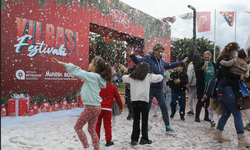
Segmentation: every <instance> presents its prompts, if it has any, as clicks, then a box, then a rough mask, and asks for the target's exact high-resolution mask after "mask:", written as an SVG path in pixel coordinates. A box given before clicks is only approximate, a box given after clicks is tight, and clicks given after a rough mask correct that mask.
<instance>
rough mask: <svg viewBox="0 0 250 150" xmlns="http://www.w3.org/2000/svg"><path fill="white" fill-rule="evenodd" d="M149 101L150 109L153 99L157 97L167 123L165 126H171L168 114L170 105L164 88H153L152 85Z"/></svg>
mask: <svg viewBox="0 0 250 150" xmlns="http://www.w3.org/2000/svg"><path fill="white" fill-rule="evenodd" d="M149 95H150V96H149V103H148V111H149V110H150V108H151V104H152V100H153V98H154V97H155V98H156V99H157V101H158V103H159V106H160V108H161V113H162V117H163V120H164V123H165V126H166V127H167V126H169V125H170V123H169V116H168V107H167V102H166V100H165V94H164V91H163V88H152V87H150V93H149Z"/></svg>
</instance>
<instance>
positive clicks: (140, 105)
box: [52, 42, 250, 150]
mask: <svg viewBox="0 0 250 150" xmlns="http://www.w3.org/2000/svg"><path fill="white" fill-rule="evenodd" d="M247 50H249V51H250V46H249V47H248V49H247ZM163 51H164V46H163V45H161V44H156V45H155V46H154V47H153V50H152V51H151V52H150V53H149V54H148V55H145V56H143V57H140V56H136V55H135V54H134V52H133V49H132V48H131V47H129V46H128V47H127V54H128V55H129V57H130V58H131V59H132V61H133V62H134V64H135V65H134V66H129V67H128V68H127V67H125V66H124V65H122V64H119V68H120V69H121V71H123V72H124V73H125V75H123V76H122V80H123V82H124V83H126V90H125V101H126V104H127V107H128V110H129V114H128V117H127V119H128V120H133V127H131V128H132V133H131V145H137V144H138V143H139V144H141V145H144V144H151V143H152V141H151V140H150V138H149V137H148V131H149V130H150V129H149V127H148V117H149V116H148V114H149V111H150V108H151V104H152V103H153V105H155V115H154V116H153V117H157V116H158V115H157V110H158V108H160V110H161V113H162V119H163V121H164V124H165V131H166V132H173V131H174V129H173V128H172V127H171V125H170V119H169V117H170V118H174V116H175V113H176V110H179V114H180V119H181V120H182V121H185V114H186V110H185V108H186V90H187V91H188V93H189V98H188V106H189V109H190V110H189V111H188V112H187V115H194V116H195V117H194V121H195V122H198V123H199V122H200V112H201V110H202V108H203V107H204V110H205V117H204V120H205V121H208V122H209V123H211V127H215V126H216V123H215V121H214V119H213V115H214V114H215V113H216V114H217V117H218V123H217V127H216V129H215V132H214V138H213V140H216V141H219V142H230V141H231V140H230V139H228V138H226V137H224V136H223V135H222V133H223V130H224V127H225V125H226V122H227V120H228V118H229V117H230V115H231V114H233V117H234V123H235V129H236V132H237V138H238V147H250V141H249V140H248V139H247V138H246V137H245V135H244V127H243V121H242V114H241V110H242V109H249V108H250V103H248V102H242V101H244V100H246V101H249V99H248V98H247V99H246V98H245V99H241V97H240V95H239V88H238V85H237V83H238V81H240V80H243V79H244V78H247V77H248V76H249V72H248V70H249V69H248V66H247V62H248V58H247V55H246V54H245V51H244V50H243V49H241V50H240V47H239V45H238V43H236V42H231V43H228V44H227V45H226V46H225V48H224V49H223V50H222V52H221V53H220V55H219V56H218V58H217V60H216V62H215V63H214V62H212V61H211V58H212V54H211V53H210V52H209V51H205V52H204V53H203V55H202V56H203V60H201V57H200V56H199V55H194V56H193V57H192V58H191V59H192V60H191V62H190V63H189V64H188V68H187V72H186V71H185V63H186V62H187V61H188V58H187V57H186V58H185V59H183V61H179V62H172V63H168V62H166V61H164V60H163V59H162V54H163ZM52 60H53V62H54V63H56V64H59V65H62V66H64V67H65V68H66V70H67V71H68V72H69V73H70V74H71V75H73V76H75V77H78V78H80V79H81V80H83V81H84V84H83V86H82V89H81V98H82V101H83V104H84V105H85V108H84V110H83V112H82V113H81V114H80V116H79V117H78V119H77V122H76V124H75V126H74V129H75V131H76V133H77V135H78V137H79V139H80V141H81V143H82V145H83V147H84V149H90V146H89V144H88V141H87V137H86V135H85V133H84V132H83V130H82V127H83V126H84V125H85V124H87V123H88V132H89V133H90V135H91V138H92V143H93V147H94V149H95V150H99V140H100V130H101V124H102V120H103V125H104V129H105V139H106V146H111V145H113V144H114V142H113V141H112V126H113V122H112V121H111V120H112V116H115V115H117V114H119V113H121V112H122V110H123V106H122V101H121V98H120V96H119V93H118V91H117V84H118V83H119V82H118V75H121V72H120V70H119V69H118V64H117V63H115V64H114V65H113V67H111V65H110V64H109V63H108V62H106V61H105V60H104V59H103V58H101V57H99V56H96V57H94V58H93V60H92V61H91V63H90V64H89V68H88V71H85V70H82V69H81V68H80V67H78V66H75V65H73V64H71V63H65V62H61V61H59V60H57V59H54V58H53V59H52ZM216 72H217V74H216ZM215 75H216V76H217V83H216V84H217V85H216V86H217V87H218V88H219V90H218V91H217V88H215V89H214V92H213V93H215V94H214V95H212V96H210V97H209V96H207V95H206V93H205V91H204V89H205V86H206V85H207V84H208V83H209V81H210V80H211V79H213V78H214V76H215ZM112 83H113V84H112ZM224 93H227V94H224ZM194 98H195V105H194ZM169 109H171V111H170V112H171V114H170V115H169V114H168V112H169ZM246 114H247V116H248V120H249V122H250V111H249V110H246ZM140 118H141V119H140ZM140 120H141V123H142V125H141V129H140ZM249 124H250V123H249ZM249 124H248V126H246V127H245V129H248V128H250V125H249ZM140 132H141V134H142V135H141V138H140ZM139 138H140V141H139Z"/></svg>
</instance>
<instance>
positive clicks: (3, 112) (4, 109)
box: [1, 105, 7, 117]
mask: <svg viewBox="0 0 250 150" xmlns="http://www.w3.org/2000/svg"><path fill="white" fill-rule="evenodd" d="M6 114H7V107H6V106H4V105H2V106H1V117H5V116H6Z"/></svg>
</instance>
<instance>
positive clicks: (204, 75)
mask: <svg viewBox="0 0 250 150" xmlns="http://www.w3.org/2000/svg"><path fill="white" fill-rule="evenodd" d="M203 58H204V61H202V62H200V63H199V64H198V65H197V67H196V68H195V75H196V79H197V80H196V88H197V98H198V103H197V105H196V110H195V122H200V112H201V108H202V106H204V104H205V117H204V120H205V121H208V122H211V120H210V119H209V117H208V110H207V108H208V106H209V99H210V97H208V98H207V99H205V101H204V102H202V101H201V99H202V98H203V95H204V89H205V84H206V83H208V82H209V80H210V79H212V78H213V77H214V73H215V64H214V63H213V62H211V61H210V60H211V58H212V54H211V53H210V52H209V51H205V52H204V53H203Z"/></svg>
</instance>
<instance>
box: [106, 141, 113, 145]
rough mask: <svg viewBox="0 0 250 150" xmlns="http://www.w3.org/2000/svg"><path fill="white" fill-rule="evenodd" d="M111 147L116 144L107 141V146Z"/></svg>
mask: <svg viewBox="0 0 250 150" xmlns="http://www.w3.org/2000/svg"><path fill="white" fill-rule="evenodd" d="M111 145H114V142H112V141H107V143H106V145H105V146H111Z"/></svg>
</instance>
